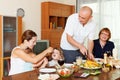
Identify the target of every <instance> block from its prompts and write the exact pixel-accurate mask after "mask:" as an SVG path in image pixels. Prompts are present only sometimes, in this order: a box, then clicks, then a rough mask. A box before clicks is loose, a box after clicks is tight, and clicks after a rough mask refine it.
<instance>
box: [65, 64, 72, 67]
mask: <svg viewBox="0 0 120 80" xmlns="http://www.w3.org/2000/svg"><path fill="white" fill-rule="evenodd" d="M72 65H73V64H70V63H65V64H64V66H65V67H71V66H72Z"/></svg>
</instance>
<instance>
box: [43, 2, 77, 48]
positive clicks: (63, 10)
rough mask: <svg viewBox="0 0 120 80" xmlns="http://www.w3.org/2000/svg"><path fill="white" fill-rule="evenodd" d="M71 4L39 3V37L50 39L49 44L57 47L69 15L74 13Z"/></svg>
mask: <svg viewBox="0 0 120 80" xmlns="http://www.w3.org/2000/svg"><path fill="white" fill-rule="evenodd" d="M74 10H75V7H74V6H73V5H67V4H61V3H55V2H43V3H42V4H41V21H42V22H41V24H42V29H41V39H47V40H49V41H50V46H52V47H56V48H59V47H60V39H61V34H62V32H63V30H64V28H65V24H66V20H67V18H68V16H69V15H71V14H72V13H74V12H75V11H74Z"/></svg>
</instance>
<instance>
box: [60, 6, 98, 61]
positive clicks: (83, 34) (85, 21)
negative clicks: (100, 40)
mask: <svg viewBox="0 0 120 80" xmlns="http://www.w3.org/2000/svg"><path fill="white" fill-rule="evenodd" d="M95 27H96V24H95V23H94V21H93V20H92V9H91V8H90V7H88V6H84V7H82V8H81V9H80V11H79V13H75V14H72V15H71V16H69V17H68V19H67V23H66V26H65V30H64V32H63V34H62V37H61V43H60V47H61V49H62V50H63V55H64V57H65V62H66V63H72V62H75V60H76V57H77V56H82V55H85V56H88V57H89V59H93V58H94V57H93V54H92V50H93V39H94V34H95ZM87 37H88V50H87V48H86V47H85V46H84V45H83V44H84V41H85V38H87Z"/></svg>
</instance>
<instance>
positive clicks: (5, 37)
mask: <svg viewBox="0 0 120 80" xmlns="http://www.w3.org/2000/svg"><path fill="white" fill-rule="evenodd" d="M0 31H1V32H0V80H1V79H2V76H4V75H7V74H8V72H7V71H6V69H8V65H7V63H6V61H8V60H9V59H10V55H11V51H12V49H13V48H14V47H15V46H17V45H18V44H20V42H21V40H20V37H21V35H22V18H21V17H13V16H2V15H0Z"/></svg>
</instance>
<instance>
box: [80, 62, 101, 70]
mask: <svg viewBox="0 0 120 80" xmlns="http://www.w3.org/2000/svg"><path fill="white" fill-rule="evenodd" d="M84 63H85V62H83V63H82V64H81V65H80V67H81V68H84V69H101V68H102V64H101V62H97V63H99V64H100V66H99V67H85V66H84Z"/></svg>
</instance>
